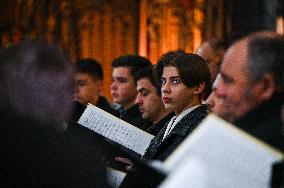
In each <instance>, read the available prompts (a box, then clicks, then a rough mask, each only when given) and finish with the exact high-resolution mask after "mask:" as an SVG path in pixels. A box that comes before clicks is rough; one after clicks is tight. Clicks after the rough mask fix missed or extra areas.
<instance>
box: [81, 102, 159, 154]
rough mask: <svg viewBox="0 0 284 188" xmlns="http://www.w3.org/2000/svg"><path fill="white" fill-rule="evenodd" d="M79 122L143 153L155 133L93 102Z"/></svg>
mask: <svg viewBox="0 0 284 188" xmlns="http://www.w3.org/2000/svg"><path fill="white" fill-rule="evenodd" d="M78 123H79V124H81V125H83V126H84V127H87V128H89V129H91V130H93V131H95V132H97V133H98V134H100V135H103V136H104V137H106V138H108V139H111V140H113V141H114V142H117V143H119V144H121V145H123V146H124V147H127V148H129V149H131V150H133V151H135V152H136V153H139V154H141V155H143V154H144V153H145V150H146V149H147V148H148V146H149V145H150V142H151V140H152V139H153V138H154V136H153V135H151V134H149V133H147V132H145V131H143V130H141V129H138V128H137V127H134V126H133V125H131V124H129V123H127V122H125V121H123V120H121V119H119V118H117V117H115V116H113V115H111V114H109V113H108V112H105V111H103V110H101V109H100V108H98V107H96V106H94V105H92V104H88V106H87V108H86V110H85V111H84V113H83V115H82V116H81V118H80V119H79V121H78Z"/></svg>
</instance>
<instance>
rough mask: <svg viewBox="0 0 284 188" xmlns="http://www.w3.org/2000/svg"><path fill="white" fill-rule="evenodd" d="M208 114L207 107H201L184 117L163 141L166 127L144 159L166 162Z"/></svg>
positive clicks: (152, 143) (151, 145) (154, 140)
mask: <svg viewBox="0 0 284 188" xmlns="http://www.w3.org/2000/svg"><path fill="white" fill-rule="evenodd" d="M207 114H208V113H207V105H200V106H199V107H197V108H196V109H194V110H193V111H192V112H190V113H189V114H187V115H186V116H184V117H183V118H182V119H181V120H180V121H179V122H178V123H177V124H176V126H175V127H174V128H173V130H172V131H171V133H170V134H169V135H168V136H167V137H166V138H165V140H164V141H163V137H164V133H165V131H166V129H167V126H164V127H163V129H162V130H161V131H160V132H159V133H158V135H157V136H156V137H155V138H154V139H153V140H152V141H151V143H150V146H149V147H148V149H147V150H146V152H145V154H144V156H143V158H144V159H155V160H161V161H164V160H165V159H166V158H167V157H168V156H169V155H170V154H171V153H172V152H173V151H174V150H175V149H176V148H177V147H178V146H179V145H180V143H181V142H182V141H183V140H184V139H185V138H186V137H187V136H188V135H189V134H190V133H191V132H192V131H193V130H194V129H195V128H196V127H197V126H198V125H199V123H200V122H201V121H202V120H203V119H204V118H205V117H206V116H207Z"/></svg>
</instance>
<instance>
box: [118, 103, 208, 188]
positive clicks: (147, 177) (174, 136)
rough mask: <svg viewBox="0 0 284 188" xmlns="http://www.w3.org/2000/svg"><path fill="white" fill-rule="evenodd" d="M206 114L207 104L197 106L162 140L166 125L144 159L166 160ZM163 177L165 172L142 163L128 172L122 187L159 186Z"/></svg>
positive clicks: (146, 187) (145, 187) (151, 144)
mask: <svg viewBox="0 0 284 188" xmlns="http://www.w3.org/2000/svg"><path fill="white" fill-rule="evenodd" d="M206 116H207V106H206V105H201V106H199V107H197V108H196V109H194V110H193V111H192V112H190V113H189V114H187V115H186V116H184V117H183V118H182V119H181V120H180V121H179V122H178V123H177V124H176V126H175V127H174V129H173V130H172V131H171V133H170V134H169V135H168V136H167V137H166V138H165V140H164V141H163V142H162V140H163V136H164V132H165V131H166V129H167V126H166V125H165V126H164V127H163V129H161V131H160V132H159V133H158V135H157V136H156V137H155V138H154V139H153V140H152V141H151V143H150V146H149V147H148V149H147V150H146V153H145V154H144V156H143V159H144V160H147V159H155V160H161V161H164V160H165V159H166V158H167V157H168V156H169V155H170V154H171V153H172V152H173V151H174V150H175V149H176V148H177V147H178V146H179V145H180V144H181V142H182V141H183V140H184V139H185V138H186V137H187V136H188V135H189V134H190V133H191V132H192V131H193V129H195V128H196V127H197V126H198V125H199V123H200V122H201V121H202V120H203V119H204V118H205V117H206ZM167 123H168V122H167ZM167 123H166V124H167ZM163 179H164V175H163V174H161V173H159V172H157V171H155V170H150V169H149V168H145V167H143V166H142V167H141V165H140V166H136V169H135V171H132V172H129V173H128V174H127V176H126V177H125V179H124V181H123V182H122V184H121V185H120V187H121V188H124V187H125V188H128V187H136V188H139V187H141V188H148V187H157V186H158V185H159V184H160V183H161V182H162V180H163Z"/></svg>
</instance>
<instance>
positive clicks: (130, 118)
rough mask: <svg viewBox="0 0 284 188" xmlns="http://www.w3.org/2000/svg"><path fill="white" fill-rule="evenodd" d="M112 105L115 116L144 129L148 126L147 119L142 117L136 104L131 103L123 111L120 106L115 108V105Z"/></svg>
mask: <svg viewBox="0 0 284 188" xmlns="http://www.w3.org/2000/svg"><path fill="white" fill-rule="evenodd" d="M113 106H114V110H116V114H115V116H117V117H118V118H120V119H122V120H124V121H126V122H127V123H130V124H131V125H133V126H135V127H137V128H139V129H142V130H146V129H147V128H148V126H149V121H148V120H145V119H143V118H142V115H141V113H140V111H139V107H138V105H133V106H132V107H130V108H128V109H127V110H124V111H123V110H121V109H120V108H116V105H113ZM115 108H116V109H115Z"/></svg>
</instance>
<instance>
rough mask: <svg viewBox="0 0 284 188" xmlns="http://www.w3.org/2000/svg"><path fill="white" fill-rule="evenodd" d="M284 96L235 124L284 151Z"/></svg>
mask: <svg viewBox="0 0 284 188" xmlns="http://www.w3.org/2000/svg"><path fill="white" fill-rule="evenodd" d="M282 97H283V96H275V97H273V98H272V99H270V100H269V101H267V102H264V103H263V104H261V105H260V106H258V107H257V108H255V109H253V110H251V111H250V112H248V113H247V114H246V115H245V116H243V117H242V118H240V119H238V120H237V121H236V122H234V124H235V125H236V126H237V127H239V128H241V129H243V130H244V131H246V132H248V133H250V134H252V135H253V136H255V137H257V138H258V139H260V140H262V141H264V142H266V143H268V144H269V145H271V146H273V147H275V148H277V149H279V150H281V151H282V152H283V151H284V139H283V124H282V120H281V104H282V100H283V98H282Z"/></svg>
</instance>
